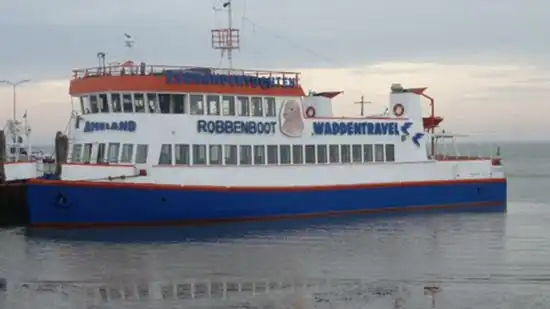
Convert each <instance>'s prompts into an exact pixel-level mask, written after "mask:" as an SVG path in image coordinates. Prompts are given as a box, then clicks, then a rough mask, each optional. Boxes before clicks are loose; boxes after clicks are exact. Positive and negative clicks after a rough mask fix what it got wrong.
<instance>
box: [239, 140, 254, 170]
mask: <svg viewBox="0 0 550 309" xmlns="http://www.w3.org/2000/svg"><path fill="white" fill-rule="evenodd" d="M239 164H241V165H249V164H252V146H250V145H241V146H239Z"/></svg>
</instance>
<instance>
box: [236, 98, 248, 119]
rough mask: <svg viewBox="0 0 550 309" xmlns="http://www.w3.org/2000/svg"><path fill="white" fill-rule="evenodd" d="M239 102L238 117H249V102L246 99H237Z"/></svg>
mask: <svg viewBox="0 0 550 309" xmlns="http://www.w3.org/2000/svg"><path fill="white" fill-rule="evenodd" d="M237 100H238V101H239V116H250V101H249V99H248V97H237Z"/></svg>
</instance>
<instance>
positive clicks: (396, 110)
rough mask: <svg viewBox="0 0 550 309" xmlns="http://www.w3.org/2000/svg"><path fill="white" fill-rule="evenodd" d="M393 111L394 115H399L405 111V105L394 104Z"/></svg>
mask: <svg viewBox="0 0 550 309" xmlns="http://www.w3.org/2000/svg"><path fill="white" fill-rule="evenodd" d="M393 113H394V115H395V116H397V117H401V116H403V113H405V107H404V106H403V105H402V104H395V105H394V106H393Z"/></svg>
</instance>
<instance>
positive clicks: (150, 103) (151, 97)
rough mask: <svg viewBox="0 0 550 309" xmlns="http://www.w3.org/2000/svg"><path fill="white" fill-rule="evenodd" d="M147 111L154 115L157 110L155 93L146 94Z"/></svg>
mask: <svg viewBox="0 0 550 309" xmlns="http://www.w3.org/2000/svg"><path fill="white" fill-rule="evenodd" d="M147 109H148V110H147V111H148V112H149V113H152V114H154V113H156V112H157V111H158V110H159V108H158V98H157V94H156V93H148V94H147Z"/></svg>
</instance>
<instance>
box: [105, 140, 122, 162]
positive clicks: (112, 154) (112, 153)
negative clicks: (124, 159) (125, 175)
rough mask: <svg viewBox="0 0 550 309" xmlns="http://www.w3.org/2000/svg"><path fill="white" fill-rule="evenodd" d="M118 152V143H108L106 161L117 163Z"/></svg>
mask: <svg viewBox="0 0 550 309" xmlns="http://www.w3.org/2000/svg"><path fill="white" fill-rule="evenodd" d="M119 153H120V143H109V153H108V155H107V162H108V163H118V155H119Z"/></svg>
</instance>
